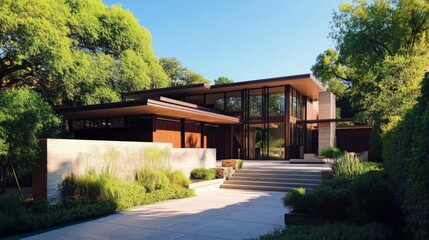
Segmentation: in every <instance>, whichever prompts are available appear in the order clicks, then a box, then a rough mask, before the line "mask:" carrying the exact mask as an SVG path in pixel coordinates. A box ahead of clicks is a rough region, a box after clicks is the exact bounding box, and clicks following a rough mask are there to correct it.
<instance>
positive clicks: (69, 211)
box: [0, 197, 117, 236]
mask: <svg viewBox="0 0 429 240" xmlns="http://www.w3.org/2000/svg"><path fill="white" fill-rule="evenodd" d="M5 204H7V205H5ZM2 207H6V208H8V209H7V210H6V209H1V211H0V235H1V236H7V235H11V234H17V233H23V232H28V231H33V230H37V229H41V228H45V227H50V226H55V225H59V224H64V223H68V222H72V221H76V220H81V219H86V218H91V217H95V216H100V215H105V214H110V213H113V212H115V211H116V207H117V206H116V204H115V203H114V202H113V201H103V202H99V203H94V204H91V203H90V202H89V200H87V199H85V198H81V199H75V198H64V199H62V200H61V201H60V202H59V203H57V204H56V205H49V204H48V203H47V202H46V201H40V202H25V201H24V200H22V199H20V198H17V197H8V198H0V208H2Z"/></svg>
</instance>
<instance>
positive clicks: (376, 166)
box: [362, 162, 384, 173]
mask: <svg viewBox="0 0 429 240" xmlns="http://www.w3.org/2000/svg"><path fill="white" fill-rule="evenodd" d="M362 167H363V172H365V173H366V172H371V171H382V170H383V169H384V168H383V165H382V164H381V163H377V162H362Z"/></svg>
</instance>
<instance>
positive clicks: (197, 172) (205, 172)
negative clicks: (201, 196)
mask: <svg viewBox="0 0 429 240" xmlns="http://www.w3.org/2000/svg"><path fill="white" fill-rule="evenodd" d="M215 178H216V170H215V169H206V168H195V169H193V170H192V171H191V179H193V180H213V179H215Z"/></svg>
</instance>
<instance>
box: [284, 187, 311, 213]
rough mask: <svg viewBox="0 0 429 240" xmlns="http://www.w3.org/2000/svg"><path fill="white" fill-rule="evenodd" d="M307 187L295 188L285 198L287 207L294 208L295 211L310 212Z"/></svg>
mask: <svg viewBox="0 0 429 240" xmlns="http://www.w3.org/2000/svg"><path fill="white" fill-rule="evenodd" d="M306 194H307V190H306V189H305V188H294V189H292V190H291V191H290V192H289V193H288V194H286V196H285V197H284V198H283V204H284V205H285V207H290V208H292V210H293V212H295V213H308V209H309V207H310V206H309V205H308V202H309V201H308V199H309V198H308V196H307V195H306Z"/></svg>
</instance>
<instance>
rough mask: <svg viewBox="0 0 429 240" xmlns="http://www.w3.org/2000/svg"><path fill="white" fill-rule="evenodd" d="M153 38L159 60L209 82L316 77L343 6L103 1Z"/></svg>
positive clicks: (305, 1)
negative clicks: (134, 20) (175, 63)
mask: <svg viewBox="0 0 429 240" xmlns="http://www.w3.org/2000/svg"><path fill="white" fill-rule="evenodd" d="M103 2H104V3H105V4H108V5H112V4H121V5H122V7H123V8H124V9H127V10H130V11H131V12H132V13H133V14H134V16H135V17H136V18H137V19H139V22H140V24H141V25H142V26H144V27H146V28H147V29H148V30H149V31H150V33H151V34H152V42H153V48H154V50H155V54H156V55H157V57H176V58H177V59H179V60H180V61H181V62H182V64H183V65H184V66H186V67H188V68H189V69H191V70H193V71H195V72H198V73H201V74H202V75H203V76H204V77H206V78H207V79H209V80H211V81H213V79H215V78H217V77H219V76H226V77H229V78H231V79H234V80H235V81H241V80H252V79H258V78H268V77H278V76H286V75H294V74H302V73H310V68H311V66H312V65H313V64H314V62H315V59H316V57H317V55H318V54H320V53H322V52H323V51H324V50H325V49H326V48H328V47H333V42H332V40H331V39H328V34H329V31H330V29H329V22H330V21H331V18H332V12H333V10H334V9H335V10H336V9H338V6H339V4H340V3H341V2H343V0H139V1H136V0H103Z"/></svg>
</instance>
